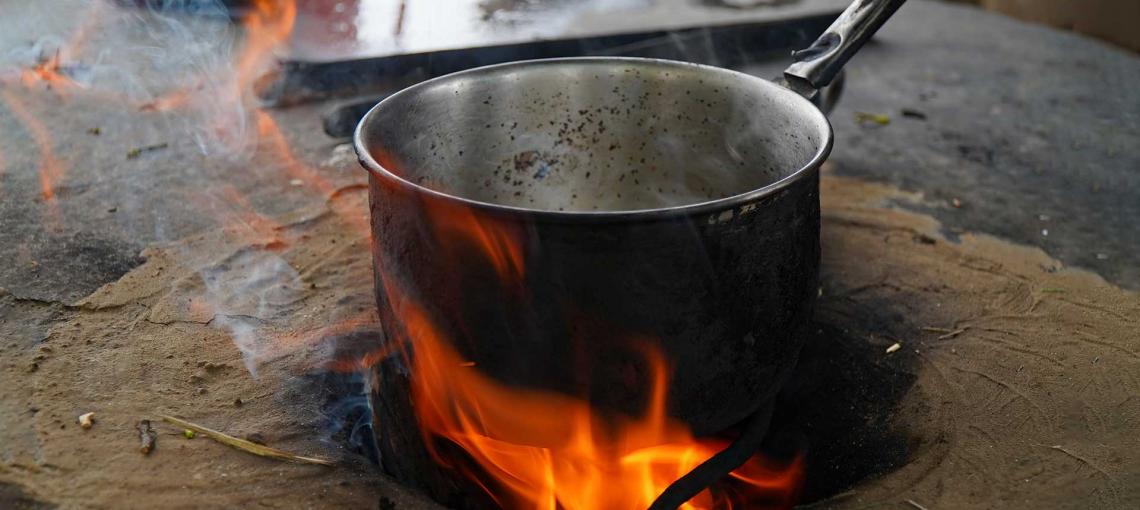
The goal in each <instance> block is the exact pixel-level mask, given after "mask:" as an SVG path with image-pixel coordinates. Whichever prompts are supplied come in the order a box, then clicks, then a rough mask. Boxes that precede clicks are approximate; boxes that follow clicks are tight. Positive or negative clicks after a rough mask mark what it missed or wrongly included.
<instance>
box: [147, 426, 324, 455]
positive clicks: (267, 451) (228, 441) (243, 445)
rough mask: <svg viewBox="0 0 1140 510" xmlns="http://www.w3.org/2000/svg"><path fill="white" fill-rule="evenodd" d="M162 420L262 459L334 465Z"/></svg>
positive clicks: (204, 428)
mask: <svg viewBox="0 0 1140 510" xmlns="http://www.w3.org/2000/svg"><path fill="white" fill-rule="evenodd" d="M162 420H163V421H165V422H167V423H170V424H172V425H175V426H178V427H182V428H184V429H190V430H192V431H194V432H197V433H199V434H203V435H205V436H206V437H208V438H210V439H213V440H215V441H217V442H219V443H222V444H224V445H226V446H229V447H232V448H237V449H238V450H242V451H245V452H248V453H252V454H254V455H259V456H262V457H270V458H274V459H280V460H287V461H290V462H298V463H301V464H319V465H322V466H332V465H334V464H333V462H332V461H331V460H325V459H318V458H315V457H302V456H300V455H293V454H292V453H289V452H286V451H282V450H278V449H276V448H270V447H268V446H265V445H260V444H257V443H254V442H250V441H246V440H245V439H238V438H236V437H234V436H231V435H229V434H225V433H223V432H218V431H216V430H214V429H209V428H206V427H203V426H201V425H196V424H194V423H190V422H188V421H186V420H180V419H178V418H175V417H173V416H163V417H162Z"/></svg>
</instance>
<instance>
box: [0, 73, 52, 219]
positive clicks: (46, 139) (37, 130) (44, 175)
mask: <svg viewBox="0 0 1140 510" xmlns="http://www.w3.org/2000/svg"><path fill="white" fill-rule="evenodd" d="M0 98H2V99H3V100H4V103H5V104H7V106H8V109H9V110H10V111H11V112H12V114H13V115H15V116H16V118H17V119H19V121H20V123H21V124H23V126H24V128H25V129H27V131H28V134H30V135H31V137H32V140H33V141H34V142H35V144H36V148H37V149H38V150H39V156H40V158H39V159H40V163H39V172H38V173H39V178H40V196H41V197H42V198H43V199H44V201H45V202H47V204H48V207H49V213H50V214H51V215H52V216H53V217H54V216H56V215H58V210H57V209H56V204H55V189H56V186H57V185H58V183H59V182H60V180H61V179H62V178H63V165H61V164H60V162H59V160H58V159H56V156H55V151H54V150H53V148H52V139H51V134H50V133H49V132H48V130H47V128H46V127H45V126H44V124H43V122H40V120H39V119H38V118H36V116H35V115H34V114H33V113H32V112H31V111H29V110H28V109H27V107H25V106H24V103H22V102H21V101H20V100H19V99H18V98H17V97H16V96H15V94H13V93H12V92H10V91H7V90H3V89H0ZM55 219H58V218H55Z"/></svg>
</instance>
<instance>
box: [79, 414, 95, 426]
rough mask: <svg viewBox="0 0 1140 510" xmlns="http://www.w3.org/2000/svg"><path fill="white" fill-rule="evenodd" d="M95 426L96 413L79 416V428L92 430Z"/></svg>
mask: <svg viewBox="0 0 1140 510" xmlns="http://www.w3.org/2000/svg"><path fill="white" fill-rule="evenodd" d="M94 424H95V413H94V412H91V413H83V414H81V415H79V426H80V427H83V428H85V429H89V428H91V426H92V425H94Z"/></svg>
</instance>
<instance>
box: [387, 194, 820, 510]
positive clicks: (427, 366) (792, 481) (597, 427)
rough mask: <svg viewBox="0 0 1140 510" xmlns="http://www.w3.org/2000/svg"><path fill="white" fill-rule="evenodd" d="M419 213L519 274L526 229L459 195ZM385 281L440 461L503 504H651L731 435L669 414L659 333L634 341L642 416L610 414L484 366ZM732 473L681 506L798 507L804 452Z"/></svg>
mask: <svg viewBox="0 0 1140 510" xmlns="http://www.w3.org/2000/svg"><path fill="white" fill-rule="evenodd" d="M423 213H424V214H425V215H426V216H427V217H428V218H429V220H430V221H431V222H432V223H433V224H434V225H435V233H436V236H437V238H438V239H439V240H440V241H441V243H443V244H444V245H445V246H446V245H448V244H450V243H453V242H462V244H464V245H469V246H473V247H474V248H476V249H477V250H478V251H477V253H478V254H479V255H481V256H482V259H483V261H484V263H486V264H488V265H489V266H491V267H493V268H494V269H495V271H496V272H497V273H498V275H499V277H500V278H501V279H502V281H503V282H504V283H505V284H508V285H511V286H517V285H521V284H522V282H523V278H522V277H523V275H524V274H525V268H524V253H523V250H522V243H521V241H522V237H521V234H520V232H514V231H512V230H511V229H510V228H508V227H503V226H502V224H501V223H499V222H490V221H487V220H484V219H482V217H481V216H480V215H479V214H477V213H476V212H475V211H473V210H471V209H468V208H466V207H464V206H462V205H455V204H450V203H448V204H442V205H441V204H437V203H431V204H430V207H429V209H428V210H426V211H423ZM380 241H381V242H382V240H380ZM470 249H471V248H468V251H467V252H464V251H459V252H455V253H468V252H469V251H470ZM466 263H472V262H471V261H470V260H468V261H466ZM474 263H478V262H474ZM380 280H381V282H382V285H383V287H384V292H385V293H386V295H387V297H388V303H389V305H390V306H391V309H392V311H393V312H394V314H395V316H396V317H397V318H398V320H399V322H400V324H399V326H400V331H402V332H403V336H402V337H400V338H394V339H390V340H393V341H394V342H395V345H399V346H410V347H411V348H412V349H411V350H414V355H409V354H408V353H407V352H404V354H405V356H410V358H411V359H410V363H411V367H412V374H413V376H412V399H413V402H414V408H415V409H416V413H417V416H418V418H419V421H420V427H421V432H422V433H423V434H424V438H425V443H426V444H428V445H429V448H431V449H432V450H433V451H432V454H433V456H434V458H435V460H436V461H437V462H438V463H440V464H441V465H445V466H449V467H451V468H454V469H457V470H459V471H460V472H463V473H464V474H465V475H466V476H468V477H470V478H471V479H472V480H473V481H475V483H477V484H478V485H479V486H481V487H483V488H484V489H485V490H486V491H487V492H488V494H489V495H490V496H491V497H492V498H493V499H494V500H495V501H496V502H497V503H498V504H499V505H500V506H502V507H504V508H534V509H541V510H556V509H560V510H561V509H564V510H592V509H599V508H605V509H641V508H646V507H648V506H649V505H650V504H652V503H653V501H654V500H655V499H656V498H657V496H658V495H660V493H661V492H662V491H663V490H664V489H665V488H666V487H668V486H669V485H670V484H671V483H672V482H674V481H676V480H677V479H679V478H681V477H682V476H684V475H685V474H687V473H688V472H689V471H691V470H692V469H693V468H695V467H697V466H698V465H700V464H701V463H702V462H704V461H705V460H708V459H709V458H710V457H712V456H713V455H715V454H716V453H717V452H719V451H720V450H722V449H724V448H725V447H726V446H727V444H728V443H727V442H726V441H722V440H716V439H698V438H695V437H693V435H692V434H691V433H690V431H689V429H688V427H687V426H686V425H685V424H684V423H681V422H679V421H677V420H675V419H672V418H670V417H669V416H668V415H667V414H666V403H667V402H666V399H667V393H668V391H667V389H668V379H669V377H668V373H669V366H668V365H669V363H668V361H667V360H666V359H665V356H664V355H663V353H661V352H660V351H659V350H658V349H656V348H655V347H653V346H654V344H653V342H651V341H647V340H639V341H637V343H636V345H639V346H642V347H643V348H642V349H641V350H642V352H643V353H644V356H645V358H646V361H647V362H648V366H649V375H650V389H651V393H650V399H649V402H648V406H647V408H646V410H645V411H644V413H643V415H642V416H639V417H624V418H616V419H615V418H613V417H605V416H601V415H600V414H599V413H596V412H594V410H593V409H592V408H591V406H590V404H589V402H587V401H585V400H582V399H578V398H574V397H571V396H568V395H564V394H560V393H556V392H551V391H545V390H531V389H522V388H516V387H510V386H507V385H504V384H502V383H499V382H497V381H495V380H494V379H492V378H490V377H488V376H486V375H484V374H482V373H481V372H480V371H479V370H478V369H477V368H475V367H474V366H473V364H472V363H471V362H470V361H468V360H465V359H463V358H462V357H461V356H460V355H459V354H458V353H457V352H456V351H455V350H454V349H453V348H452V347H451V344H450V342H449V339H448V338H446V337H445V335H444V334H443V333H442V332H441V330H440V329H439V328H438V327H437V326H436V323H435V322H433V320H432V317H430V314H429V313H428V312H427V311H426V310H425V308H423V307H422V306H421V305H420V304H418V303H416V302H414V301H412V299H411V298H410V297H409V296H410V294H408V293H406V292H405V291H404V289H402V288H401V287H400V286H399V285H398V284H397V283H395V282H397V281H398V279H396V278H392V277H390V275H381V278H380ZM439 439H443V440H446V441H449V442H451V443H454V444H455V445H458V446H459V447H460V448H462V450H463V451H464V452H466V454H467V456H468V457H469V459H453V458H447V456H446V454H445V453H444V452H443V451H441V450H439V449H437V448H434V447H433V446H432V445H433V441H435V440H439ZM472 462H473V463H474V465H472ZM731 477H732V480H731V481H728V482H723V483H721V484H720V485H719V486H718V488H717V490H716V491H715V492H714V491H713V490H710V489H706V490H704V491H702V492H701V493H700V494H699V495H698V496H697V497H695V498H693V500H691V501H689V502H688V503H687V504H686V505H685V506H684V508H686V509H687V510H694V509H710V508H732V507H733V504H734V501H735V502H736V503H737V504H747V505H748V508H760V507H765V506H767V507H790V506H791V505H792V504H793V503H794V498H795V496H796V494H797V493H798V488H799V484H800V480H801V477H802V462H801V459H799V458H797V459H796V460H794V461H792V462H791V463H789V464H787V465H780V464H778V463H775V462H772V461H769V460H766V459H765V458H763V457H761V456H759V455H757V456H754V457H753V458H752V459H750V460H749V461H748V462H747V463H746V464H745V465H743V466H741V467H740V468H738V469H737V470H735V471H734V472H733V473H732V475H731ZM722 486H723V487H722Z"/></svg>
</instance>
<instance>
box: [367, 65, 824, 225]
mask: <svg viewBox="0 0 1140 510" xmlns="http://www.w3.org/2000/svg"><path fill="white" fill-rule="evenodd" d="M358 136H359V138H358V149H360V148H363V149H364V150H365V151H366V152H367V154H368V155H370V156H371V157H372V158H373V159H375V160H376V161H377V163H379V165H381V166H382V167H383V168H384V169H385V170H387V171H389V172H391V173H392V174H395V175H396V176H398V177H399V178H402V179H404V180H406V181H409V182H412V183H415V184H418V185H420V186H423V187H427V188H430V189H433V190H436V191H439V192H443V193H445V194H449V195H454V196H458V197H462V198H465V199H468V200H473V201H478V202H484V203H489V204H496V205H507V206H514V207H519V208H525V209H535V210H547V211H575V212H584V211H608V212H613V211H638V210H647V209H660V208H668V207H677V206H685V205H692V204H697V203H703V202H708V201H712V200H718V199H723V198H728V197H732V196H735V195H740V194H742V193H747V192H750V191H753V190H757V189H760V188H763V187H765V186H768V185H770V184H773V183H776V182H778V181H780V180H782V179H785V178H788V177H790V176H792V175H794V174H796V173H797V172H798V171H800V170H801V169H804V168H805V167H807V166H809V164H810V163H812V162H813V161H815V160H819V159H821V158H822V157H823V156H825V155H826V154H824V152H825V151H826V150H827V148H828V146H829V144H828V142H829V137H830V136H831V131H830V126H829V125H828V124H827V120H826V118H825V117H824V116H823V114H821V113H820V112H819V111H818V110H817V109H815V108H814V107H813V106H812V105H811V104H810V103H809V102H807V101H806V100H804V99H802V98H801V97H799V96H798V95H796V94H794V93H792V92H790V91H788V90H786V89H784V88H782V87H780V86H777V85H775V84H773V83H771V82H768V81H765V80H761V79H759V78H755V77H752V76H748V75H745V74H740V73H736V72H732V71H728V70H724V69H719V68H713V67H707V66H698V65H693V64H684V63H678V62H668V61H660V60H644V59H613V58H611V59H605V58H599V59H556V60H540V61H530V62H520V63H514V64H506V65H500V66H491V67H486V68H480V69H475V70H472V71H467V72H462V73H457V74H453V75H448V76H444V77H441V78H437V79H434V80H430V81H427V82H424V83H421V84H419V85H416V86H413V87H411V88H409V89H406V90H404V91H402V92H400V93H398V94H395V95H393V96H392V97H390V98H388V99H387V100H385V101H384V102H382V103H381V104H380V105H379V106H377V107H376V108H375V109H373V111H372V112H370V113H369V114H368V115H367V116H366V117H365V119H364V121H363V122H362V125H361V128H360V132H359V135H358ZM361 146H362V147H361Z"/></svg>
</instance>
